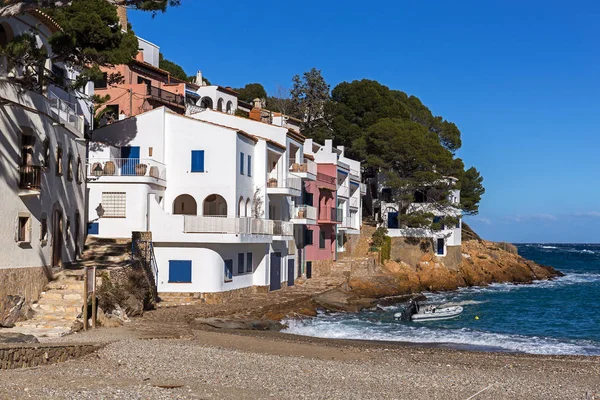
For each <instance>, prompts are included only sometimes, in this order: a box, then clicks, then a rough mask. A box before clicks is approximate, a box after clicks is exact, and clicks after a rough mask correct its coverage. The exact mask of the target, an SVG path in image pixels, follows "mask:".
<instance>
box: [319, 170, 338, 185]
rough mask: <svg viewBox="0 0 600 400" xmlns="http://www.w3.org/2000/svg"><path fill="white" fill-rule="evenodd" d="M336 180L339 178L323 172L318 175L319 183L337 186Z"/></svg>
mask: <svg viewBox="0 0 600 400" xmlns="http://www.w3.org/2000/svg"><path fill="white" fill-rule="evenodd" d="M336 180H337V178H336V177H335V176H329V175H326V174H324V173H322V172H318V173H317V181H319V182H323V183H327V184H329V185H333V186H335V182H336Z"/></svg>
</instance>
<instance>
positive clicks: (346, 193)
mask: <svg viewBox="0 0 600 400" xmlns="http://www.w3.org/2000/svg"><path fill="white" fill-rule="evenodd" d="M337 195H338V197H344V198H348V197H350V189H348V186H340V187H339V188H338V190H337Z"/></svg>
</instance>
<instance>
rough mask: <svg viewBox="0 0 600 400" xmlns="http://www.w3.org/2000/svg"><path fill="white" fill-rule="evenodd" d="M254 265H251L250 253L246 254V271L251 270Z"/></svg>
mask: <svg viewBox="0 0 600 400" xmlns="http://www.w3.org/2000/svg"><path fill="white" fill-rule="evenodd" d="M253 269H254V266H253V265H252V253H247V254H246V272H252V271H253Z"/></svg>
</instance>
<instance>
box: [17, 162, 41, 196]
mask: <svg viewBox="0 0 600 400" xmlns="http://www.w3.org/2000/svg"><path fill="white" fill-rule="evenodd" d="M42 172H43V170H42V167H40V166H38V165H21V166H20V167H19V189H21V190H36V191H39V190H41V188H42Z"/></svg>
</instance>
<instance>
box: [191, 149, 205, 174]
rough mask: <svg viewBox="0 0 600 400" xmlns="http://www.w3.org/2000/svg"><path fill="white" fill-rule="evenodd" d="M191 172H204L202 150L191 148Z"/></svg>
mask: <svg viewBox="0 0 600 400" xmlns="http://www.w3.org/2000/svg"><path fill="white" fill-rule="evenodd" d="M191 171H192V172H204V150H192V170H191Z"/></svg>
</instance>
